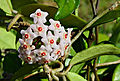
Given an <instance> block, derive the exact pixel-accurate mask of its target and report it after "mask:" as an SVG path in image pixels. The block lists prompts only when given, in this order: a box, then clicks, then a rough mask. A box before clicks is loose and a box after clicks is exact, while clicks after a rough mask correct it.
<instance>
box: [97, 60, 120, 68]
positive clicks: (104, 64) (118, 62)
mask: <svg viewBox="0 0 120 81" xmlns="http://www.w3.org/2000/svg"><path fill="white" fill-rule="evenodd" d="M114 64H120V60H117V61H114V62H108V63H102V64H97V65H96V67H104V66H109V65H114Z"/></svg>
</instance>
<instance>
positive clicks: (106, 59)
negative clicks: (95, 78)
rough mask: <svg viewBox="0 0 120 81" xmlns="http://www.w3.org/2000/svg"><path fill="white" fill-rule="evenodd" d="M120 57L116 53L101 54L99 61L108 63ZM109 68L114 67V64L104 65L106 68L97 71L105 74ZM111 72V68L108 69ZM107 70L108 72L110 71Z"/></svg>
mask: <svg viewBox="0 0 120 81" xmlns="http://www.w3.org/2000/svg"><path fill="white" fill-rule="evenodd" d="M119 59H120V57H119V56H116V55H103V56H100V57H99V63H107V62H114V61H117V60H119ZM109 68H111V69H112V68H114V67H113V66H112V67H104V68H100V69H98V71H97V73H98V74H99V75H100V74H101V75H103V74H105V72H106V71H107V70H108V69H109ZM108 71H109V72H110V71H111V70H108ZM108 71H107V72H108Z"/></svg>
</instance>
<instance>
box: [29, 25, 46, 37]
mask: <svg viewBox="0 0 120 81" xmlns="http://www.w3.org/2000/svg"><path fill="white" fill-rule="evenodd" d="M30 27H31V28H32V29H33V31H34V33H35V34H36V35H37V36H41V37H45V36H46V32H47V30H48V26H46V25H44V24H42V23H41V24H32V25H31V26H30Z"/></svg>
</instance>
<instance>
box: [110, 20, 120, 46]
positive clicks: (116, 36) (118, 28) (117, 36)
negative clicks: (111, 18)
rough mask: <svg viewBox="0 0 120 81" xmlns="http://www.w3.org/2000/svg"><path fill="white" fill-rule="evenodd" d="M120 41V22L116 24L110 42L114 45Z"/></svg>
mask: <svg viewBox="0 0 120 81" xmlns="http://www.w3.org/2000/svg"><path fill="white" fill-rule="evenodd" d="M119 40H120V22H118V23H116V24H115V26H114V27H113V32H112V36H111V37H110V41H111V42H113V43H115V44H116V43H118V42H119Z"/></svg>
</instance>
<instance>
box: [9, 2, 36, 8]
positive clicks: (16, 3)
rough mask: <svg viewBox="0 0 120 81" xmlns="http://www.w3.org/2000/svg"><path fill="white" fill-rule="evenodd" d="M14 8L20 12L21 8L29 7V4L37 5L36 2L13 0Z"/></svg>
mask: <svg viewBox="0 0 120 81" xmlns="http://www.w3.org/2000/svg"><path fill="white" fill-rule="evenodd" d="M11 2H12V5H13V8H14V9H16V10H18V9H19V8H20V7H22V6H24V5H27V4H32V3H36V2H35V0H11Z"/></svg>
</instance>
